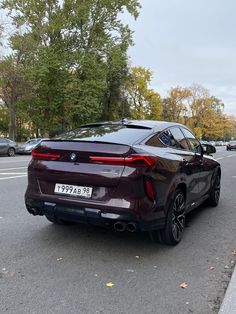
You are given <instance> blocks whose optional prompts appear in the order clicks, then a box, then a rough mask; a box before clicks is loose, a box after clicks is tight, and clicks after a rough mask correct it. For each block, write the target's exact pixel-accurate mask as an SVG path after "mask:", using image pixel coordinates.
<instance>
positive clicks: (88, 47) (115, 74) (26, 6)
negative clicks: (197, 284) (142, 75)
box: [3, 0, 140, 136]
mask: <svg viewBox="0 0 236 314" xmlns="http://www.w3.org/2000/svg"><path fill="white" fill-rule="evenodd" d="M3 7H4V8H7V9H8V10H10V12H11V18H12V20H13V21H14V23H15V25H16V26H17V29H18V30H19V31H18V32H17V33H16V34H15V35H14V36H12V37H11V47H12V48H13V50H14V51H20V52H21V54H22V55H23V56H24V64H25V66H26V68H27V73H28V77H30V79H31V81H32V82H34V84H33V85H34V95H35V97H34V102H33V104H34V106H33V107H34V108H33V112H34V117H35V118H34V119H35V121H34V123H36V122H37V123H38V122H39V123H40V125H41V128H42V129H43V135H44V136H47V135H48V133H49V132H50V131H51V130H53V129H54V128H55V127H56V126H57V124H58V123H61V124H62V125H65V124H66V125H69V126H73V125H78V124H80V123H85V122H88V121H96V120H99V119H101V117H102V115H104V114H105V113H106V114H107V113H108V117H109V116H111V113H113V108H114V106H115V105H116V104H117V102H118V99H119V94H120V90H121V89H122V84H123V80H124V77H125V76H126V72H127V70H126V68H127V64H126V59H127V57H126V51H127V49H128V46H129V45H130V44H131V43H132V34H131V31H130V30H129V28H128V26H126V25H124V24H123V23H122V22H121V21H120V19H119V18H118V16H119V14H120V13H122V12H123V11H124V10H126V11H128V12H129V13H130V14H131V15H132V16H133V17H135V18H136V17H137V16H138V9H139V7H140V5H139V2H138V0H110V1H107V0H100V1H98V0H86V1H71V0H64V1H63V2H61V1H59V0H46V1H43V0H39V1H37V2H35V1H34V0H27V1H26V0H23V1H22V0H4V1H3ZM116 50H117V51H116ZM115 80H116V83H115ZM30 110H31V111H32V103H31V108H30Z"/></svg>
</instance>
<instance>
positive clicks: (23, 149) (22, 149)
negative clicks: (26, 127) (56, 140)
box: [18, 138, 47, 154]
mask: <svg viewBox="0 0 236 314" xmlns="http://www.w3.org/2000/svg"><path fill="white" fill-rule="evenodd" d="M43 140H47V138H33V139H30V140H28V141H27V142H26V143H24V144H21V145H19V149H18V154H31V152H32V150H33V149H34V148H35V147H36V146H37V145H39V144H40V143H41V142H42V141H43Z"/></svg>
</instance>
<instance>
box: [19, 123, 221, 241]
mask: <svg viewBox="0 0 236 314" xmlns="http://www.w3.org/2000/svg"><path fill="white" fill-rule="evenodd" d="M212 153H215V148H214V147H213V146H210V145H206V146H202V145H201V144H200V142H199V141H198V140H197V139H196V138H195V136H194V135H193V134H192V133H191V131H190V130H189V129H188V128H186V127H185V126H183V125H181V124H177V123H170V122H160V121H127V120H125V121H122V122H105V123H97V124H90V125H84V126H81V127H80V128H78V129H76V130H73V131H70V132H68V133H66V134H63V135H61V136H60V137H58V138H55V139H53V140H46V141H43V142H42V143H41V144H40V145H39V146H38V147H37V148H36V149H34V150H33V151H32V160H31V162H30V164H29V167H28V187H27V191H26V194H25V203H26V207H27V209H28V211H29V212H30V213H31V214H33V215H45V216H46V218H47V219H48V220H49V221H51V222H53V223H58V224H63V223H68V222H84V223H87V224H88V223H89V224H96V225H102V226H104V227H112V228H114V229H115V230H117V231H119V232H122V231H124V230H127V231H129V232H134V231H136V230H141V231H148V232H149V235H150V237H151V239H152V240H153V241H159V242H161V243H166V244H169V245H175V244H177V243H178V242H179V241H180V240H181V238H182V234H183V230H184V225H185V216H186V214H187V213H188V212H189V211H191V210H192V209H194V208H196V207H197V206H199V205H200V204H201V203H203V202H204V201H206V200H208V202H209V204H210V205H212V206H217V205H218V202H219V197H220V179H221V168H220V164H219V163H218V162H217V161H216V160H215V159H214V158H213V157H212V156H211V154H212Z"/></svg>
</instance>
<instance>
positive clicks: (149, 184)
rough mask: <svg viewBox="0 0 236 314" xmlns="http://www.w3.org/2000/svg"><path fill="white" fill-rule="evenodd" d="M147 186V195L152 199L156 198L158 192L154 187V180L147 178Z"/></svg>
mask: <svg viewBox="0 0 236 314" xmlns="http://www.w3.org/2000/svg"><path fill="white" fill-rule="evenodd" d="M145 188H146V193H147V196H148V198H149V199H150V200H152V201H154V200H155V198H156V193H155V191H154V189H153V186H152V182H151V180H150V179H147V180H146V182H145Z"/></svg>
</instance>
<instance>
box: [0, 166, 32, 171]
mask: <svg viewBox="0 0 236 314" xmlns="http://www.w3.org/2000/svg"><path fill="white" fill-rule="evenodd" d="M18 169H27V167H17V168H0V170H4V171H8V170H18Z"/></svg>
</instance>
